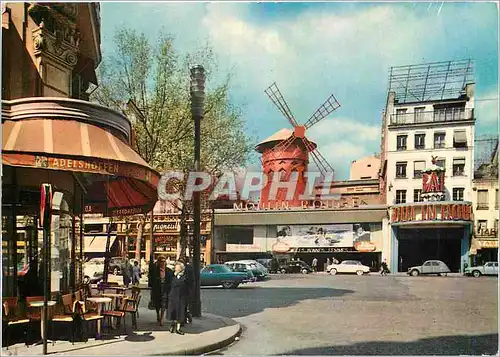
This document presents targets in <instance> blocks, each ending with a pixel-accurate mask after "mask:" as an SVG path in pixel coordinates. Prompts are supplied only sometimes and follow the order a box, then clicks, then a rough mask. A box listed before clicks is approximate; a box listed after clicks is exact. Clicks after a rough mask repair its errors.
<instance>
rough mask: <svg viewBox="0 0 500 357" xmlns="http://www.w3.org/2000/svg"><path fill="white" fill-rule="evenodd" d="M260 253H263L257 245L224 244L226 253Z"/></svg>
mask: <svg viewBox="0 0 500 357" xmlns="http://www.w3.org/2000/svg"><path fill="white" fill-rule="evenodd" d="M261 251H263V249H262V248H261V246H260V245H258V244H226V252H232V253H247V252H248V253H250V252H261Z"/></svg>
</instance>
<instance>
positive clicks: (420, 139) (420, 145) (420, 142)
mask: <svg viewBox="0 0 500 357" xmlns="http://www.w3.org/2000/svg"><path fill="white" fill-rule="evenodd" d="M415 149H417V150H419V149H425V134H415Z"/></svg>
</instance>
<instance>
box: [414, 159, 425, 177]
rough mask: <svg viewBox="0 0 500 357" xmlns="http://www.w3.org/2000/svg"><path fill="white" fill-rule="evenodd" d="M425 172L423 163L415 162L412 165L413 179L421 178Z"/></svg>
mask: <svg viewBox="0 0 500 357" xmlns="http://www.w3.org/2000/svg"><path fill="white" fill-rule="evenodd" d="M424 170H425V161H415V162H414V163H413V177H414V178H421V177H422V176H423V174H424Z"/></svg>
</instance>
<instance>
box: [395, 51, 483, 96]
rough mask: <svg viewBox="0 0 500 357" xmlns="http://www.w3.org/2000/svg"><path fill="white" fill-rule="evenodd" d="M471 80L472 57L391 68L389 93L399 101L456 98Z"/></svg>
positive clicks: (463, 92) (472, 75) (472, 77)
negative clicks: (393, 93)
mask: <svg viewBox="0 0 500 357" xmlns="http://www.w3.org/2000/svg"><path fill="white" fill-rule="evenodd" d="M471 82H474V62H473V61H472V60H471V59H466V60H459V61H446V62H433V63H423V64H416V65H408V66H396V67H391V69H390V71H389V92H395V94H396V98H395V99H396V100H397V101H398V102H399V103H409V102H425V101H429V100H443V99H451V98H458V97H460V96H461V95H463V94H465V91H464V89H465V85H466V84H468V83H471Z"/></svg>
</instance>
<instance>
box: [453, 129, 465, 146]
mask: <svg viewBox="0 0 500 357" xmlns="http://www.w3.org/2000/svg"><path fill="white" fill-rule="evenodd" d="M453 147H454V148H466V147H467V135H466V133H465V130H455V131H454V132H453Z"/></svg>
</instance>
